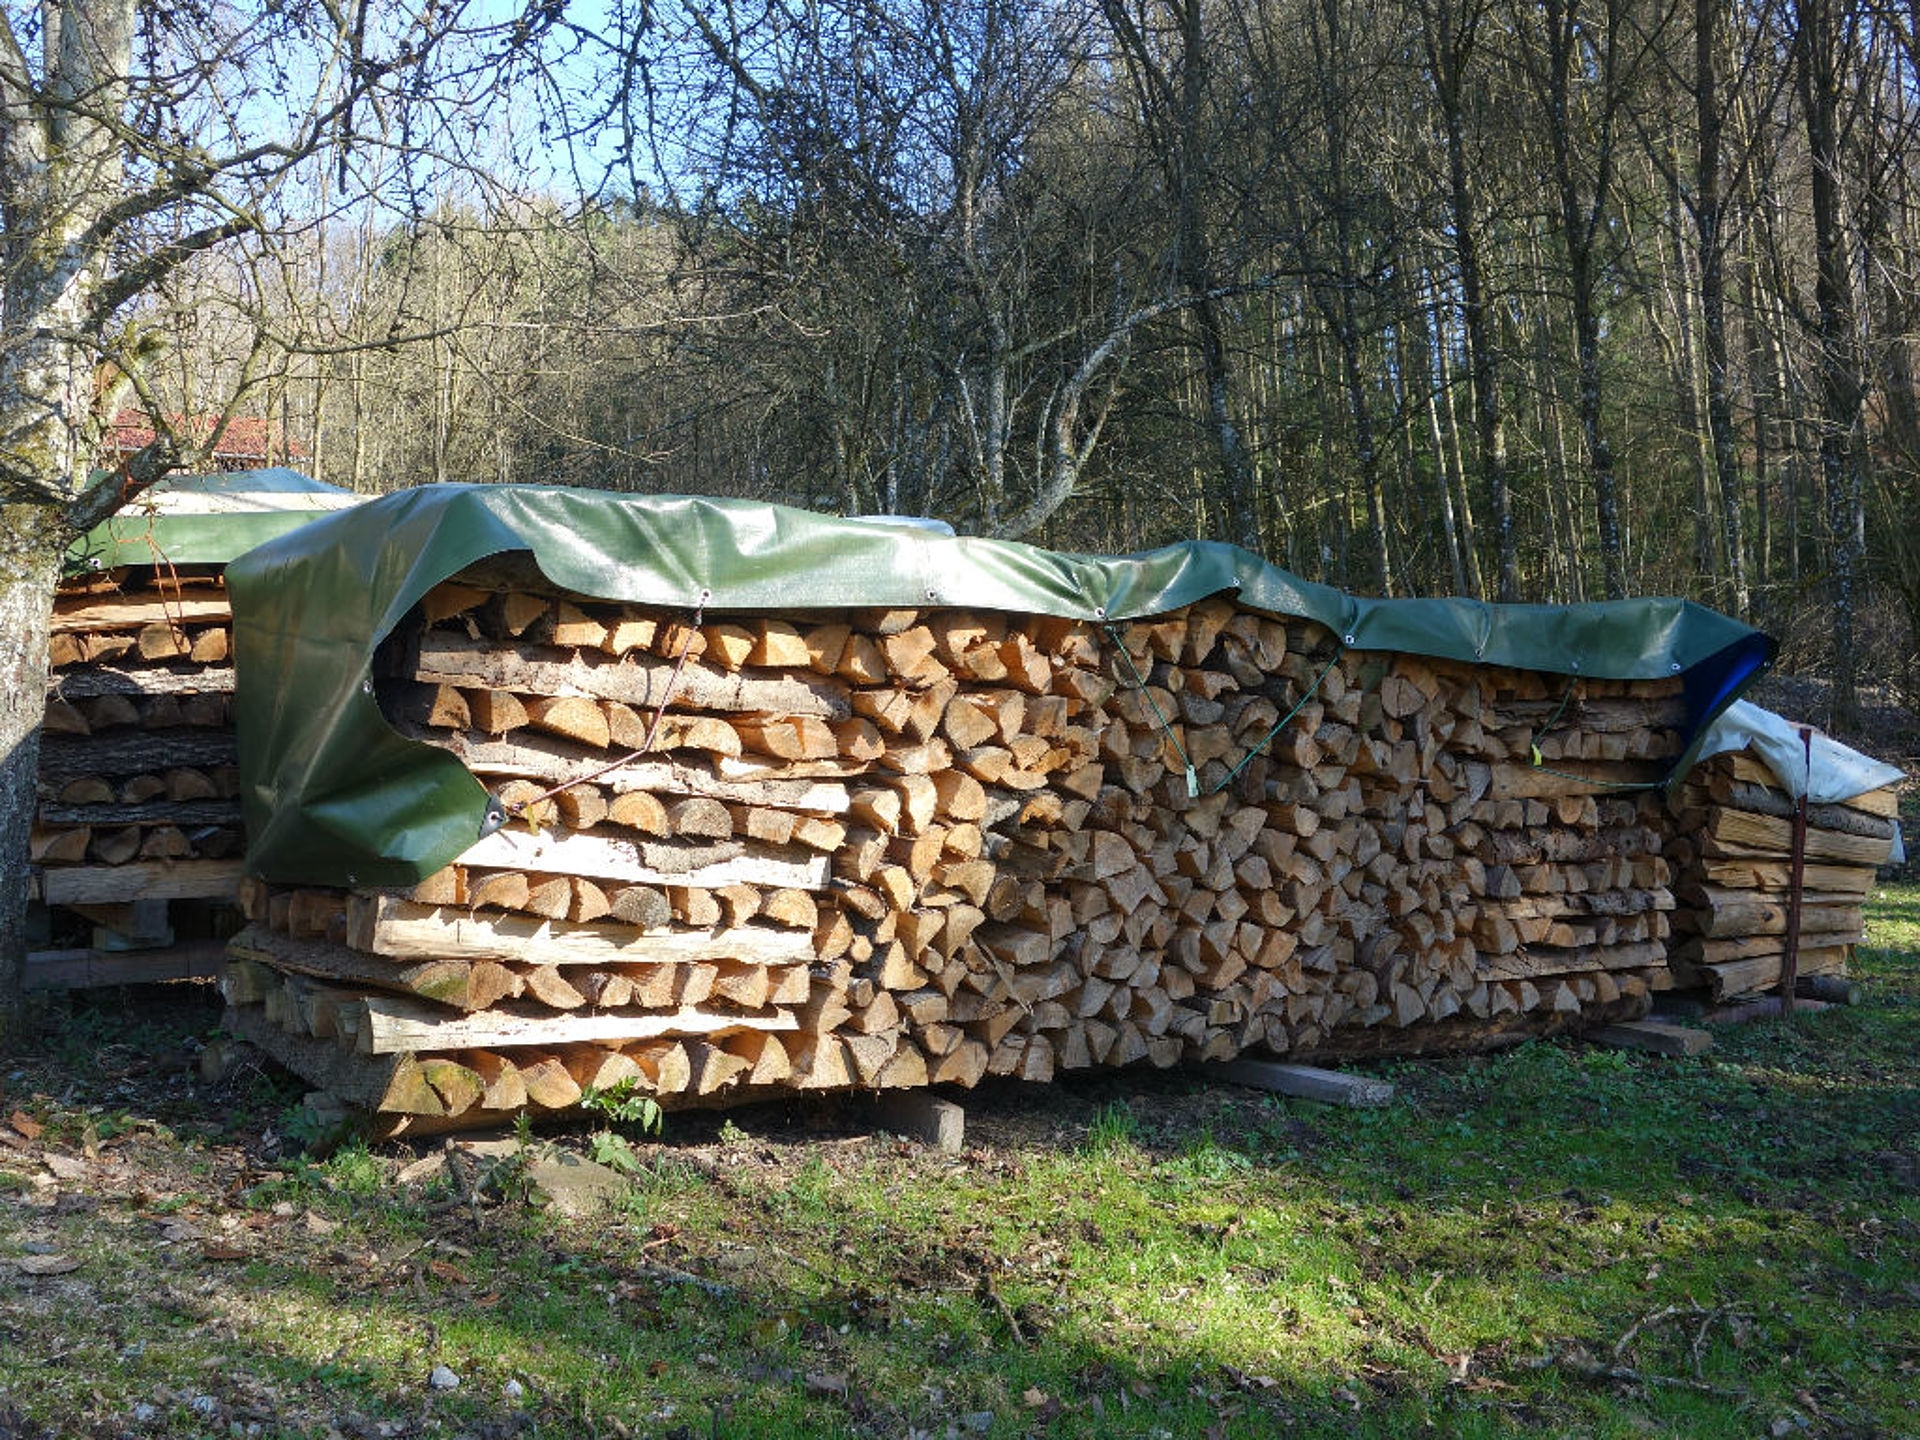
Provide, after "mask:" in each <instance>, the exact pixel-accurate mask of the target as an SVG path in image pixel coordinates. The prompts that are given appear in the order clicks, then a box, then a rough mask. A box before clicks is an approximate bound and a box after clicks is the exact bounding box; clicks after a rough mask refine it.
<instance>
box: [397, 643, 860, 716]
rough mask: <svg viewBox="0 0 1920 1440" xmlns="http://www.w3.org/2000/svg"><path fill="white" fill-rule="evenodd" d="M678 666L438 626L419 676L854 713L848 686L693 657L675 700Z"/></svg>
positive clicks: (531, 689) (632, 699) (629, 700)
mask: <svg viewBox="0 0 1920 1440" xmlns="http://www.w3.org/2000/svg"><path fill="white" fill-rule="evenodd" d="M673 674H674V664H673V662H672V661H670V660H656V659H652V658H647V657H642V656H639V655H637V654H629V655H626V656H623V657H621V658H619V659H613V658H609V657H605V656H600V655H589V654H575V653H574V652H572V651H569V650H564V649H560V648H558V647H556V646H546V645H527V646H520V647H517V648H515V649H511V650H509V649H506V648H504V647H503V646H502V645H501V644H500V642H499V641H496V640H488V639H479V640H474V639H469V638H468V637H466V636H462V635H451V634H447V633H445V632H443V631H434V632H432V633H430V634H428V635H427V636H425V637H424V638H423V639H422V641H421V645H420V653H419V656H418V658H417V659H416V660H415V662H414V667H413V677H414V678H415V679H418V680H424V681H427V682H429V683H432V684H440V685H458V686H461V687H463V688H467V689H493V690H512V691H516V692H519V693H522V694H527V695H556V696H558V695H591V696H593V697H594V698H595V699H598V700H618V701H620V702H621V703H622V704H626V705H635V706H640V707H643V708H645V709H649V710H651V709H653V708H654V707H657V706H658V705H660V704H661V703H662V702H664V701H666V700H668V699H669V698H671V700H672V703H673V706H674V708H675V709H678V710H721V711H736V712H755V711H758V712H764V713H767V714H773V715H804V716H811V717H815V718H818V719H826V720H844V719H846V718H847V717H848V716H849V715H851V714H852V713H853V711H852V707H851V706H850V705H849V703H848V700H847V693H846V690H845V688H844V687H843V686H838V685H832V684H829V683H827V682H826V681H823V680H821V679H820V678H819V677H817V676H814V675H811V674H787V675H780V676H777V677H774V676H755V675H747V674H743V673H739V672H734V671H728V670H721V669H716V668H714V667H713V666H709V665H703V664H701V663H700V662H698V661H690V662H688V664H687V665H686V666H685V667H684V669H683V670H682V672H681V675H680V680H679V685H678V688H677V689H676V690H673V691H672V693H671V697H669V687H670V685H671V684H672V678H673Z"/></svg>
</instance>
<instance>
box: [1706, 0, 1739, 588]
mask: <svg viewBox="0 0 1920 1440" xmlns="http://www.w3.org/2000/svg"><path fill="white" fill-rule="evenodd" d="M1720 11H1721V0H1694V9H1693V14H1694V25H1693V44H1694V62H1693V76H1694V86H1693V94H1694V123H1695V131H1696V139H1697V143H1698V152H1697V156H1696V162H1695V166H1694V186H1693V190H1694V193H1693V215H1694V225H1695V227H1696V231H1697V234H1698V237H1699V266H1700V339H1701V348H1702V350H1703V352H1704V358H1705V361H1706V372H1707V374H1706V381H1707V430H1708V437H1709V443H1710V445H1711V447H1712V450H1713V467H1714V473H1715V476H1716V478H1717V479H1718V481H1719V485H1720V539H1721V545H1722V547H1723V550H1724V555H1725V560H1726V567H1727V579H1728V582H1729V584H1730V585H1731V587H1732V592H1733V593H1732V600H1733V613H1734V614H1735V615H1737V616H1740V617H1741V618H1742V619H1744V618H1745V617H1746V616H1747V615H1748V613H1749V612H1750V611H1751V609H1752V603H1753V601H1752V595H1751V593H1750V591H1749V589H1748V584H1747V564H1746V548H1747V547H1746V540H1745V538H1744V537H1743V535H1742V534H1741V528H1742V516H1741V505H1740V495H1741V485H1740V464H1739V460H1738V458H1737V456H1736V452H1735V441H1734V430H1733V400H1732V382H1731V372H1732V360H1731V357H1730V355H1729V353H1728V347H1727V295H1726V283H1727V282H1726V259H1727V240H1726V235H1725V233H1724V228H1725V222H1726V207H1725V206H1724V204H1723V203H1722V200H1721V189H1720V167H1721V164H1722V151H1723V149H1724V146H1723V143H1722V138H1721V137H1722V134H1723V131H1724V128H1725V120H1726V117H1725V114H1724V112H1723V109H1722V106H1721V100H1720V92H1719V76H1718V70H1717V61H1718V54H1717V52H1718V22H1719V18H1720Z"/></svg>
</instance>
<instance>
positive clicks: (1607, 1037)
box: [1580, 1020, 1713, 1055]
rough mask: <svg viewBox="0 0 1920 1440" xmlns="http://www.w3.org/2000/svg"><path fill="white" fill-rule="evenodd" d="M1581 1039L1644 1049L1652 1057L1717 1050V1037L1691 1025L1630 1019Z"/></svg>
mask: <svg viewBox="0 0 1920 1440" xmlns="http://www.w3.org/2000/svg"><path fill="white" fill-rule="evenodd" d="M1580 1038H1581V1039H1582V1040H1585V1041H1587V1042H1588V1043H1589V1044H1592V1045H1605V1046H1608V1047H1610V1048H1612V1049H1615V1050H1644V1051H1646V1052H1647V1053H1649V1054H1651V1055H1700V1054H1704V1053H1705V1052H1706V1051H1708V1050H1711V1049H1712V1048H1713V1036H1711V1035H1709V1034H1708V1033H1707V1032H1706V1031H1704V1030H1697V1029H1695V1028H1693V1027H1692V1026H1690V1025H1669V1024H1667V1023H1666V1022H1664V1021H1660V1020H1628V1021H1624V1022H1622V1023H1621V1024H1618V1025H1601V1026H1598V1027H1597V1028H1595V1029H1592V1030H1587V1031H1583V1032H1582V1033H1581V1036H1580Z"/></svg>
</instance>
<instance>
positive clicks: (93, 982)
mask: <svg viewBox="0 0 1920 1440" xmlns="http://www.w3.org/2000/svg"><path fill="white" fill-rule="evenodd" d="M225 961H226V946H225V945H224V944H223V943H222V942H220V941H218V940H190V941H186V942H183V943H181V944H178V945H169V946H167V947H165V948H163V949H157V950H33V951H29V952H28V953H27V957H26V965H25V966H24V967H23V969H22V972H21V976H22V983H23V984H24V985H25V986H26V988H27V989H29V990H89V989H97V988H99V987H102V986H107V985H147V984H152V983H154V982H156V981H161V980H211V979H213V978H215V977H216V976H218V975H219V973H220V967H221V965H222V964H224V963H225Z"/></svg>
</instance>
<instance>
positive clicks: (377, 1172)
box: [318, 1139, 387, 1199]
mask: <svg viewBox="0 0 1920 1440" xmlns="http://www.w3.org/2000/svg"><path fill="white" fill-rule="evenodd" d="M318 1168H319V1170H320V1173H321V1174H322V1175H323V1176H324V1177H325V1180H326V1184H327V1186H328V1187H329V1188H330V1189H332V1190H335V1191H338V1192H339V1193H341V1194H343V1195H352V1196H355V1197H358V1198H362V1199H364V1198H367V1197H369V1196H372V1195H376V1194H378V1193H379V1192H380V1191H381V1190H382V1189H383V1188H384V1187H385V1185H386V1183H387V1175H386V1170H385V1168H384V1167H383V1166H382V1165H381V1163H380V1160H379V1157H377V1156H376V1155H374V1153H373V1152H372V1151H370V1150H369V1149H367V1142H366V1141H364V1140H360V1139H354V1140H350V1141H348V1142H347V1143H346V1144H345V1145H342V1146H341V1147H340V1148H339V1149H338V1150H336V1151H334V1152H333V1154H332V1155H331V1156H329V1157H328V1158H327V1159H326V1160H325V1161H324V1162H322V1163H321V1165H320V1166H319V1167H318Z"/></svg>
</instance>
